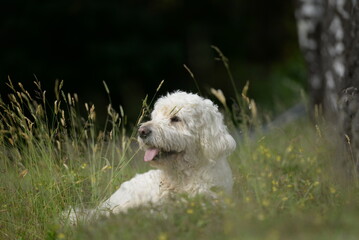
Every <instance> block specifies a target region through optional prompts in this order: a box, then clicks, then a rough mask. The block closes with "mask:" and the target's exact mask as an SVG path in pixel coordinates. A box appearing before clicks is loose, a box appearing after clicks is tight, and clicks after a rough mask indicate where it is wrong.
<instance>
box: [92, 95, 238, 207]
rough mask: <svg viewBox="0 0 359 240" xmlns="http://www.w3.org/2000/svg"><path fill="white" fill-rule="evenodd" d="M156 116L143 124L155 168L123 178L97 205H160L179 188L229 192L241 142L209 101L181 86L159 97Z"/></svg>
mask: <svg viewBox="0 0 359 240" xmlns="http://www.w3.org/2000/svg"><path fill="white" fill-rule="evenodd" d="M151 117H152V119H151V120H150V121H148V122H145V123H143V124H142V125H141V127H140V128H139V137H138V141H139V144H140V147H141V148H142V149H143V150H145V156H144V160H145V161H147V162H149V163H150V164H151V165H152V166H153V167H155V168H157V169H156V170H150V171H148V172H146V173H143V174H138V175H136V176H135V177H134V178H132V179H131V180H129V181H127V182H124V183H123V184H122V185H121V186H120V188H119V189H118V190H117V191H116V192H115V193H114V194H113V195H112V196H111V197H110V198H109V199H108V200H106V201H105V202H103V203H102V204H101V205H100V206H99V207H98V210H101V211H102V210H105V211H106V212H108V211H109V212H113V213H118V212H122V211H126V210H127V209H129V208H133V207H137V206H142V205H146V204H160V203H161V202H163V201H164V200H166V199H167V198H168V197H169V196H171V195H173V194H175V193H185V194H188V195H189V196H194V195H197V194H204V195H208V196H215V193H214V192H213V191H212V189H213V188H216V189H218V188H220V189H222V190H223V191H224V192H226V193H228V194H230V193H231V191H232V185H233V180H232V172H231V169H230V167H229V165H228V162H227V156H228V155H229V154H230V153H231V152H233V151H234V149H235V147H236V142H235V141H234V139H233V138H232V136H231V135H230V134H229V133H228V131H227V128H226V126H225V125H224V122H223V116H222V114H221V113H220V112H219V111H218V108H217V106H216V105H214V104H213V103H212V102H211V101H210V100H208V99H204V98H202V97H200V96H198V95H196V94H191V93H185V92H181V91H177V92H174V93H171V94H168V95H167V96H164V97H162V98H160V99H159V100H158V101H157V102H156V103H155V106H154V110H153V112H152V114H151Z"/></svg>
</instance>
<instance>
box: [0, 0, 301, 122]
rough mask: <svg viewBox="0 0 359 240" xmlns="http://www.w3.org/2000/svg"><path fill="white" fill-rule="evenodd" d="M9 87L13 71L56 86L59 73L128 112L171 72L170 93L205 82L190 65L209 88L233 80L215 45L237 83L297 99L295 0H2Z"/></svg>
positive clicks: (72, 86) (262, 94)
mask: <svg viewBox="0 0 359 240" xmlns="http://www.w3.org/2000/svg"><path fill="white" fill-rule="evenodd" d="M0 5H1V6H0V36H1V41H2V44H1V45H0V50H1V54H0V80H1V87H0V89H1V92H2V93H4V92H5V90H4V86H5V84H4V82H5V81H6V79H7V76H8V75H9V76H10V77H11V78H12V79H13V80H14V81H21V82H23V83H25V84H26V83H27V82H28V83H29V82H32V81H33V80H34V77H33V74H35V75H36V76H37V78H38V79H39V80H40V81H41V82H42V83H43V84H44V85H45V88H47V89H48V92H51V89H52V88H53V85H54V84H53V82H54V81H55V79H64V80H65V87H66V88H67V90H68V91H73V92H77V93H78V94H79V95H80V97H81V98H82V99H83V100H84V101H88V100H93V101H94V102H95V104H97V106H98V108H99V106H100V107H101V106H103V104H106V103H107V97H106V96H105V95H106V93H105V91H104V90H103V86H102V80H104V81H106V82H107V84H108V86H109V88H110V90H111V93H112V99H113V102H114V105H118V104H123V105H124V107H125V110H126V111H127V114H128V115H129V116H130V118H134V117H135V116H137V114H138V112H139V107H140V104H141V99H142V98H144V96H145V94H146V93H149V94H153V92H154V91H155V89H156V88H157V86H158V83H159V82H160V81H161V80H162V79H165V85H164V88H163V89H162V93H164V92H165V91H168V90H169V91H170V90H174V89H183V90H189V91H197V89H196V87H195V84H194V81H193V80H192V79H191V77H190V76H189V74H188V73H187V72H186V70H185V69H184V68H183V64H186V65H187V66H189V68H190V69H191V70H192V71H193V73H194V74H195V76H196V78H197V79H198V81H199V85H200V86H201V87H202V88H203V89H202V92H203V93H205V94H206V93H207V92H208V91H207V90H208V88H209V87H214V88H221V89H223V90H224V92H225V94H226V95H227V96H232V95H233V89H232V86H231V85H230V83H229V81H227V75H226V73H225V70H224V68H223V65H222V64H220V63H218V62H216V61H215V60H214V59H215V57H216V53H215V52H214V51H213V50H212V49H211V47H210V46H211V45H212V44H213V45H216V46H218V47H219V48H220V49H221V50H222V51H223V53H224V54H225V55H226V56H227V57H228V58H229V59H230V64H231V68H232V71H233V73H234V75H235V77H236V81H237V84H238V86H239V87H242V86H243V85H244V84H245V82H246V81H247V80H249V81H250V82H251V86H252V87H251V94H252V95H253V96H252V97H254V98H256V99H257V100H258V101H259V102H260V103H263V104H267V105H268V106H271V105H272V104H273V103H274V102H275V101H278V102H281V101H282V102H283V99H285V100H286V101H285V102H286V103H287V104H288V103H289V102H290V99H291V96H292V95H293V92H292V90H291V89H292V87H293V86H294V85H296V84H299V85H302V86H304V79H305V77H304V73H305V71H304V67H303V61H302V59H301V57H300V53H299V50H298V46H297V37H296V25H295V21H294V7H293V3H292V1H282V0H272V1H266V0H260V1H249V0H210V1H209V0H197V1H191V0H151V1H145V0H142V1H140V0H116V1H115V0H108V1H98V0H87V1H81V0H62V1H53V0H52V1H51V0H48V1H21V0H3V1H2V3H1V4H0Z"/></svg>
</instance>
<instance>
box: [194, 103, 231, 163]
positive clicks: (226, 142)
mask: <svg viewBox="0 0 359 240" xmlns="http://www.w3.org/2000/svg"><path fill="white" fill-rule="evenodd" d="M205 101H208V102H207V104H206V105H207V106H206V107H205V108H203V109H202V110H203V112H202V113H203V114H202V121H201V128H202V131H201V137H200V141H201V146H202V151H203V154H204V156H205V157H206V158H207V159H209V160H212V161H216V160H217V159H219V158H223V157H227V156H228V155H229V154H231V153H232V152H233V151H234V149H235V148H236V141H235V140H234V139H233V137H232V136H231V135H230V134H229V133H228V130H227V127H226V126H225V125H224V122H223V116H222V114H221V113H220V112H219V111H218V108H217V106H216V105H214V104H213V103H212V102H211V101H210V100H205Z"/></svg>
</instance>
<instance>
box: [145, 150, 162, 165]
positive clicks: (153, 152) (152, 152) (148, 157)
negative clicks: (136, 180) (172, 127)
mask: <svg viewBox="0 0 359 240" xmlns="http://www.w3.org/2000/svg"><path fill="white" fill-rule="evenodd" d="M159 152H160V150H159V149H157V148H149V149H147V150H146V152H145V157H144V158H143V159H144V160H145V162H149V161H152V160H153V159H154V158H155V157H156V155H157V154H158V153H159Z"/></svg>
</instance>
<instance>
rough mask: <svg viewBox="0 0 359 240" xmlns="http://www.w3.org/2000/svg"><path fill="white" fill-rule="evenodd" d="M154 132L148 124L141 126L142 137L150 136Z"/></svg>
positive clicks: (139, 133)
mask: <svg viewBox="0 0 359 240" xmlns="http://www.w3.org/2000/svg"><path fill="white" fill-rule="evenodd" d="M151 133H152V130H151V129H150V128H149V127H148V126H141V127H140V128H139V129H138V135H139V136H140V138H142V139H146V138H147V137H148V136H150V135H151Z"/></svg>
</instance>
